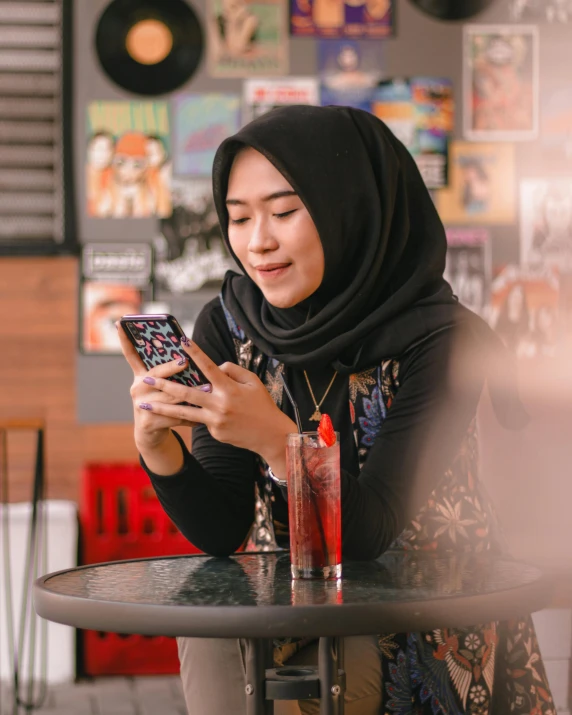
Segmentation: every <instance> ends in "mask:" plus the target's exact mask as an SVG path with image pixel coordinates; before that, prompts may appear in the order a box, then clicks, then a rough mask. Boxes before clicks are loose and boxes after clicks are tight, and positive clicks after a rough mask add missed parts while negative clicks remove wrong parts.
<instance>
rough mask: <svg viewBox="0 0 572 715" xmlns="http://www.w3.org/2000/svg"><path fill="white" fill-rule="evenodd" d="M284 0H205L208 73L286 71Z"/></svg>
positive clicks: (233, 74) (235, 74) (245, 74)
mask: <svg viewBox="0 0 572 715" xmlns="http://www.w3.org/2000/svg"><path fill="white" fill-rule="evenodd" d="M287 20H288V7H287V0H233V1H232V2H228V1H227V0H207V19H206V23H207V57H208V69H209V74H210V75H211V77H252V76H256V75H258V76H262V77H264V76H266V75H284V74H288V22H287Z"/></svg>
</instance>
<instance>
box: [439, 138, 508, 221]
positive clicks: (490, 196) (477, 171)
mask: <svg viewBox="0 0 572 715" xmlns="http://www.w3.org/2000/svg"><path fill="white" fill-rule="evenodd" d="M435 205H436V206H437V210H438V212H439V215H440V216H441V220H442V221H443V223H445V224H512V223H515V221H516V198H515V164H514V145H513V144H501V143H498V144H497V143H492V144H485V143H482V144H481V143H479V144H471V143H470V142H462V141H461V142H459V141H453V142H451V144H450V146H449V185H448V187H447V188H445V189H440V190H439V191H437V192H436V200H435Z"/></svg>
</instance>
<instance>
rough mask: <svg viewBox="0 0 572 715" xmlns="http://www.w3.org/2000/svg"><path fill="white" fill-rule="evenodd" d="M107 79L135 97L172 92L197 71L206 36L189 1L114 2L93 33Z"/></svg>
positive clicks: (121, 0)
mask: <svg viewBox="0 0 572 715" xmlns="http://www.w3.org/2000/svg"><path fill="white" fill-rule="evenodd" d="M95 48H96V52H97V56H98V58H99V61H100V63H101V66H102V67H103V69H104V71H105V72H106V74H107V75H108V76H109V77H110V78H111V79H112V80H113V81H114V82H115V83H116V84H118V85H119V86H120V87H123V89H127V90H129V91H130V92H134V93H135V94H143V95H158V94H166V93H167V92H172V91H173V90H175V89H177V88H178V87H180V86H181V85H182V84H184V83H185V82H186V81H187V80H188V79H189V78H190V77H191V76H192V75H193V74H194V72H195V70H196V69H197V67H198V65H199V63H200V61H201V56H202V53H203V33H202V30H201V26H200V23H199V20H198V17H197V15H196V14H195V12H194V10H193V9H192V8H191V7H190V5H188V4H187V3H186V2H185V0H112V2H110V3H109V5H108V6H107V7H106V8H105V10H104V11H103V13H102V14H101V17H100V19H99V22H98V24H97V29H96V32H95Z"/></svg>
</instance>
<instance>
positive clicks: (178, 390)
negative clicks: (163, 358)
mask: <svg viewBox="0 0 572 715" xmlns="http://www.w3.org/2000/svg"><path fill="white" fill-rule="evenodd" d="M155 375H156V374H153V375H151V374H147V375H146V376H145V377H143V378H141V382H143V383H145V385H149V386H150V387H152V388H154V389H155V390H158V391H159V394H161V395H165V396H167V397H169V402H175V403H176V402H189V403H191V404H193V405H198V406H200V407H203V406H204V405H206V404H208V402H207V401H206V400H208V397H207V392H210V391H211V389H212V388H211V386H210V385H203V386H202V387H186V386H185V385H181V384H180V383H179V382H174V381H173V380H165V379H163V378H161V377H156V376H155Z"/></svg>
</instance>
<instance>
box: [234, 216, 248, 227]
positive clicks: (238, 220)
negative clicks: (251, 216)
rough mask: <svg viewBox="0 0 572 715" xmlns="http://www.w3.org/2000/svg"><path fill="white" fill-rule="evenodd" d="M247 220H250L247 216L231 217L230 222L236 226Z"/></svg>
mask: <svg viewBox="0 0 572 715" xmlns="http://www.w3.org/2000/svg"><path fill="white" fill-rule="evenodd" d="M247 221H248V218H247V217H245V218H231V219H230V222H231V223H232V224H233V225H234V226H240V225H241V224H243V223H246V222H247Z"/></svg>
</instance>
